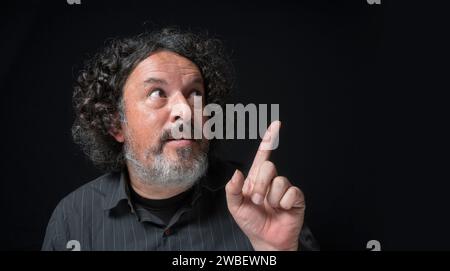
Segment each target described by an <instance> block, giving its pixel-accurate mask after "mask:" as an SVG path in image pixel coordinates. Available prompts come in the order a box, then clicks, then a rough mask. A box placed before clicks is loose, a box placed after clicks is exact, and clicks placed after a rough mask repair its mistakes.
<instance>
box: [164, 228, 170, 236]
mask: <svg viewBox="0 0 450 271" xmlns="http://www.w3.org/2000/svg"><path fill="white" fill-rule="evenodd" d="M171 233H172V231H171V230H170V229H167V230H165V231H164V235H166V236H167V235H170V234H171Z"/></svg>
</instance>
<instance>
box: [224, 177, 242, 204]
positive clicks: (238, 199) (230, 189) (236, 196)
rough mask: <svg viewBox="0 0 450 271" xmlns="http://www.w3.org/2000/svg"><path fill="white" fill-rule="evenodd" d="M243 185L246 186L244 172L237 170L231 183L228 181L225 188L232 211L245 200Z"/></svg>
mask: <svg viewBox="0 0 450 271" xmlns="http://www.w3.org/2000/svg"><path fill="white" fill-rule="evenodd" d="M243 185H244V174H242V172H241V171H240V170H239V169H236V171H235V172H234V174H233V177H231V179H230V181H228V183H227V185H226V186H225V192H226V196H227V204H228V209H230V211H232V210H234V209H235V208H237V207H239V206H240V205H241V203H242V201H243V199H244V196H243V195H242V186H243Z"/></svg>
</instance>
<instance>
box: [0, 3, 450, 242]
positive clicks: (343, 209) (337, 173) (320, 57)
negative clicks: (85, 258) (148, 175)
mask: <svg viewBox="0 0 450 271" xmlns="http://www.w3.org/2000/svg"><path fill="white" fill-rule="evenodd" d="M81 1H82V3H81V5H68V4H67V3H66V1H64V0H60V1H20V2H18V3H14V2H13V1H9V2H7V1H4V2H2V4H0V5H1V8H0V9H1V11H0V14H1V21H0V22H1V24H0V25H1V32H0V35H1V39H2V41H1V47H0V53H1V58H0V59H1V65H0V76H1V77H0V89H1V99H0V100H1V127H2V130H1V131H2V132H1V133H0V135H1V140H0V142H1V143H0V148H1V149H0V150H1V154H2V156H1V157H2V158H1V173H0V174H1V175H0V176H1V183H0V202H1V204H0V217H1V222H0V229H1V231H0V233H1V236H0V249H2V250H37V249H39V248H40V246H41V243H42V240H43V236H44V230H45V227H46V224H47V222H48V219H49V217H50V214H51V212H52V210H53V208H54V207H55V206H56V204H57V202H58V201H59V200H60V199H61V198H62V197H64V196H65V195H67V194H68V193H70V192H71V191H73V190H74V189H75V188H77V187H79V186H80V185H82V184H84V183H86V182H88V181H90V180H92V179H93V178H95V177H96V176H98V175H99V174H100V173H99V172H98V171H97V170H96V169H95V168H93V167H92V166H91V165H90V163H89V161H88V160H87V159H86V158H85V157H84V156H83V154H82V153H81V152H80V151H79V149H78V148H77V146H75V145H74V144H73V143H72V141H71V135H70V127H71V124H72V121H73V111H72V108H71V92H72V85H73V82H74V78H75V76H76V74H77V72H78V70H79V69H80V68H81V67H82V65H83V61H84V60H86V59H87V58H89V56H92V55H93V54H94V53H95V52H96V51H97V50H98V49H99V48H101V47H102V46H103V45H104V42H105V40H106V39H108V38H114V37H122V36H129V35H133V34H137V33H140V32H142V31H145V30H151V29H154V28H158V27H162V26H168V25H178V26H181V27H184V28H191V29H193V30H208V32H209V33H211V34H212V35H214V36H216V37H218V38H220V39H222V40H223V41H224V42H225V45H226V47H227V48H228V49H229V51H230V52H231V53H232V59H233V63H234V65H235V67H236V74H237V84H236V87H235V92H234V96H233V101H235V102H241V103H244V104H247V103H256V104H271V103H278V104H280V119H281V120H282V123H283V125H282V129H281V137H280V146H279V148H278V149H277V150H276V151H275V152H273V155H272V160H273V161H274V162H275V163H276V165H277V167H278V171H279V173H280V174H282V175H285V176H288V177H289V178H290V180H291V181H292V182H294V183H295V184H297V185H299V186H300V187H301V189H302V190H303V191H304V193H305V195H306V199H307V214H306V221H307V223H308V225H309V226H310V227H311V229H312V231H313V233H314V234H315V236H316V238H317V239H318V240H319V242H320V244H321V247H322V249H323V250H365V249H366V243H367V241H369V240H371V239H376V240H379V241H380V242H381V246H382V249H383V250H417V249H449V248H450V245H449V241H450V236H449V234H448V228H449V224H450V223H449V218H448V211H447V207H448V202H447V195H446V194H447V193H446V190H447V189H448V188H449V185H448V184H447V183H448V181H449V178H448V173H446V172H445V168H446V167H448V166H447V164H448V163H446V159H445V157H446V155H445V154H446V151H445V147H444V144H441V143H440V142H439V139H440V138H445V137H444V136H443V133H444V131H445V130H446V126H448V121H447V122H446V119H447V117H446V112H445V111H446V107H445V101H446V100H445V97H444V96H443V95H442V94H443V93H445V92H446V91H448V84H447V82H445V76H448V64H447V63H448V62H446V60H447V53H446V52H447V49H446V48H448V47H446V40H445V39H446V36H448V30H447V28H446V26H447V25H446V24H445V22H444V17H445V16H444V15H445V14H442V16H434V15H431V14H429V13H428V12H427V8H429V7H431V8H432V9H433V10H434V11H439V10H440V8H438V7H436V6H432V5H431V4H430V5H429V6H428V7H425V5H426V3H425V1H422V2H419V4H413V3H412V2H411V1H405V2H404V3H400V2H398V1H395V2H396V6H393V3H392V2H393V1H382V4H381V5H369V4H367V2H366V1H365V0H355V1H317V0H316V1H299V2H295V3H294V2H283V3H281V2H273V3H257V2H247V1H240V2H227V3H225V2H224V3H216V2H195V3H194V1H182V2H181V1H180V2H172V1H168V2H161V1H135V0H127V1H88V0H81ZM429 98H431V99H429ZM224 144H226V145H225V146H226V148H223V150H222V151H223V155H224V156H226V157H228V158H231V159H234V160H238V161H242V162H244V163H247V164H248V163H250V161H251V160H252V158H253V155H254V152H255V150H256V148H257V144H258V141H257V140H246V141H227V142H224ZM447 159H448V158H447Z"/></svg>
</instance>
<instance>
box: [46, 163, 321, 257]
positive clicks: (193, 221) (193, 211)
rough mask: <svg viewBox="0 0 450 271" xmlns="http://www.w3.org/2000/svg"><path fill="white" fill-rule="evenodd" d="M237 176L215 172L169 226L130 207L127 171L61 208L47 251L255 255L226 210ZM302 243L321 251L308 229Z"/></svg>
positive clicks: (218, 168)
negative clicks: (231, 184)
mask: <svg viewBox="0 0 450 271" xmlns="http://www.w3.org/2000/svg"><path fill="white" fill-rule="evenodd" d="M233 172H234V167H232V166H231V165H229V164H225V163H221V164H218V165H215V166H210V168H209V170H208V174H206V176H204V177H203V178H201V179H200V181H199V182H197V184H196V185H195V186H194V187H193V190H194V191H193V195H192V196H191V197H188V200H187V201H186V202H185V204H183V205H182V206H181V207H180V208H179V209H178V210H177V211H176V212H175V213H174V215H173V217H172V218H171V219H170V220H169V222H168V223H164V222H163V221H162V220H161V219H160V217H158V216H156V215H154V214H152V213H151V212H150V211H149V210H148V209H146V208H140V207H139V206H136V205H135V204H134V203H133V202H132V201H131V197H130V193H129V188H128V173H127V171H126V170H124V171H122V172H120V173H119V172H112V173H108V174H105V175H103V176H101V177H99V178H97V179H95V180H94V181H91V182H89V183H87V184H85V185H83V186H82V187H80V188H78V189H77V190H76V191H74V192H72V193H71V194H69V195H68V196H67V197H65V198H64V199H63V200H61V201H60V202H59V204H58V205H57V207H56V208H55V210H54V212H53V214H52V216H51V218H50V221H49V223H48V226H47V230H46V235H45V240H44V243H43V246H42V250H72V249H73V248H75V249H76V250H77V249H80V250H82V251H88V250H171V251H181V250H221V251H227V250H231V251H235V250H253V248H252V245H251V243H250V241H249V240H248V238H247V236H246V235H245V234H244V233H243V232H242V231H241V229H240V228H239V226H238V225H237V224H236V222H235V221H234V219H233V217H232V216H231V214H230V213H229V211H228V208H227V204H226V198H225V189H224V186H225V184H226V182H227V181H228V180H229V179H230V178H231V176H232V174H233ZM299 242H300V244H299V245H300V246H299V247H300V249H301V250H317V249H318V245H317V242H316V241H315V240H314V237H313V236H312V234H311V231H310V230H309V229H308V228H307V227H306V225H304V227H303V229H302V232H301V234H300V240H299Z"/></svg>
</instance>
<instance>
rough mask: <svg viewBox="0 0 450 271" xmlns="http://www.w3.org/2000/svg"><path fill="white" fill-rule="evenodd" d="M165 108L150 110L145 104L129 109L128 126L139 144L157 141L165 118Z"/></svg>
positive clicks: (144, 144)
mask: <svg viewBox="0 0 450 271" xmlns="http://www.w3.org/2000/svg"><path fill="white" fill-rule="evenodd" d="M165 111H166V110H163V109H158V110H150V109H148V108H146V107H145V106H136V107H134V110H130V112H129V113H130V114H129V116H130V118H129V119H128V118H127V121H128V126H129V128H130V130H131V131H132V133H133V137H134V139H135V140H136V141H138V142H136V143H138V144H139V145H143V146H146V145H148V144H149V143H150V144H153V143H154V142H156V141H158V140H159V138H160V136H161V132H162V130H163V127H164V123H165V122H166V120H167V115H168V114H167V113H166V112H165Z"/></svg>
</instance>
